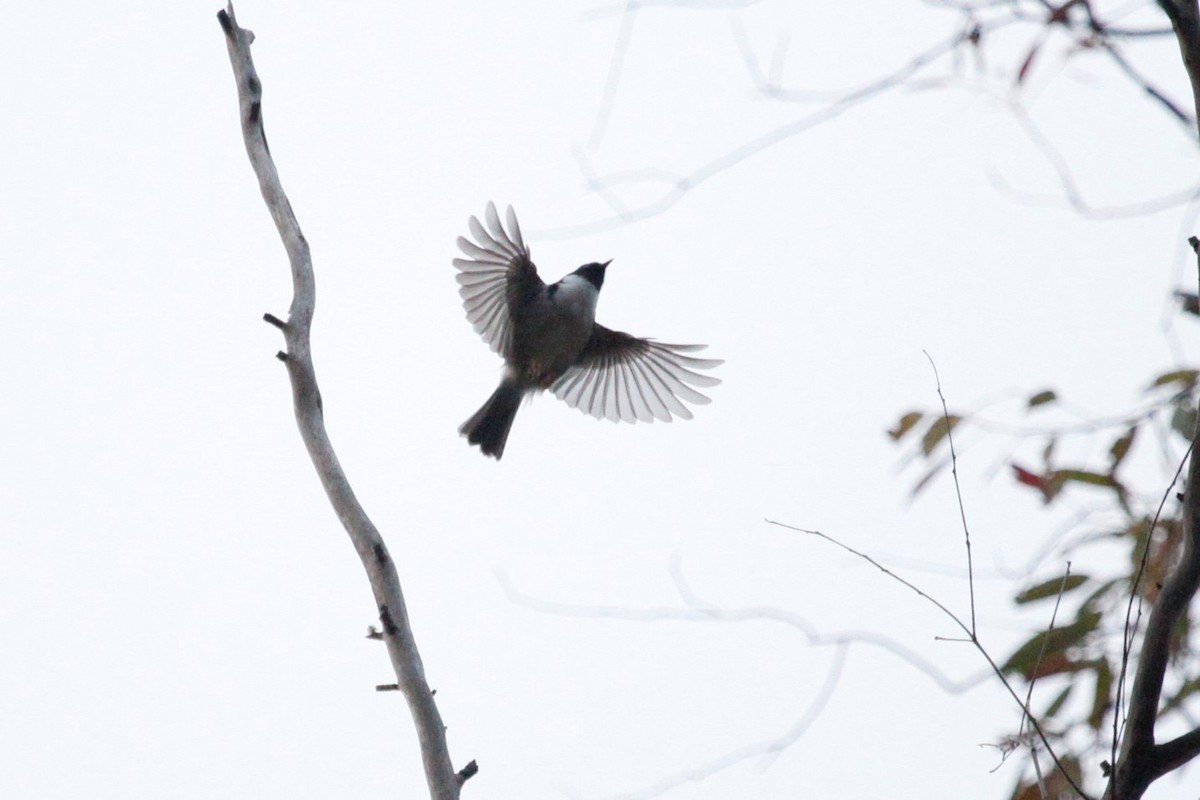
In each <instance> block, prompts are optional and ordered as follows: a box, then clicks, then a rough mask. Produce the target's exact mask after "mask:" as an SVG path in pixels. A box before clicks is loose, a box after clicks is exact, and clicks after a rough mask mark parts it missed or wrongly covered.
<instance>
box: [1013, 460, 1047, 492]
mask: <svg viewBox="0 0 1200 800" xmlns="http://www.w3.org/2000/svg"><path fill="white" fill-rule="evenodd" d="M1012 468H1013V474H1014V477H1016V479H1017V483H1023V484H1025V485H1026V486H1032V487H1033V488H1035V489H1037V490H1038V491H1039V492H1044V491H1046V479H1045V478H1043V477H1042V476H1041V475H1038V474H1037V473H1036V472H1030V471H1029V470H1027V469H1025V468H1024V467H1022V466H1020V465H1018V464H1013V465H1012Z"/></svg>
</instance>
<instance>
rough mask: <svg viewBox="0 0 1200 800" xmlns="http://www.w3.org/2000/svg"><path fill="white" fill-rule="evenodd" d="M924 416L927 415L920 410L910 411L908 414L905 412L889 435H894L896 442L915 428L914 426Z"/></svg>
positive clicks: (893, 438)
mask: <svg viewBox="0 0 1200 800" xmlns="http://www.w3.org/2000/svg"><path fill="white" fill-rule="evenodd" d="M923 416H925V415H924V414H922V413H921V412H920V411H910V412H908V413H907V414H905V415H904V416H903V417H901V418H900V421H899V422H897V423H896V427H894V428H892V429H891V430H889V431H888V432H887V434H888V436H890V437H892V441H894V442H895V441H899V440H900V438H901V437H903V436H904V434H906V433H908V432H909V431H911V430H912V429H913V426H914V425H916V424H917V423H918V422H920V421H921V418H922V417H923Z"/></svg>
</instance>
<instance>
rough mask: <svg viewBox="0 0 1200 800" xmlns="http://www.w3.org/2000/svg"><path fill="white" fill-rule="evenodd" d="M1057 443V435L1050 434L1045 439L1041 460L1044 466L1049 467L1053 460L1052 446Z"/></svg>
mask: <svg viewBox="0 0 1200 800" xmlns="http://www.w3.org/2000/svg"><path fill="white" fill-rule="evenodd" d="M1057 445H1058V437H1057V436H1051V437H1050V438H1049V439H1047V440H1046V446H1045V447H1044V448H1042V461H1043V462H1044V463H1045V465H1046V467H1047V468H1049V467H1050V462H1051V461H1053V460H1054V448H1055V447H1056V446H1057Z"/></svg>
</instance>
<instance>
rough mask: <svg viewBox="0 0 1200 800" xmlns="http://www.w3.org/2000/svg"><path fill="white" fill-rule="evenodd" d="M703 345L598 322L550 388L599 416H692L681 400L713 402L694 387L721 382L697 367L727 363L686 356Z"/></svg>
mask: <svg viewBox="0 0 1200 800" xmlns="http://www.w3.org/2000/svg"><path fill="white" fill-rule="evenodd" d="M704 348H705V345H702V344H664V343H662V342H656V341H654V340H652V339H639V338H637V337H636V336H630V335H629V334H627V333H619V332H618V331H612V330H609V329H608V328H606V327H604V326H603V325H599V324H597V325H596V326H595V330H594V331H593V332H592V338H591V339H590V340H589V341H588V343H587V346H586V347H584V350H583V353H582V354H581V355H580V357H579V361H578V362H577V363H576V364H575V366H573V367H571V368H570V369H568V370H567V371H566V372H565V373H564V374H563V376H562V377H561V378H559V379H558V380H557V381H555V382H554V383H553V384H551V386H550V391H551V392H553V393H554V396H555V397H557V398H558V399H559V400H562V401H564V402H566V403H567V404H568V405H572V406H574V407H575V408H578V409H579V410H580V411H582V412H584V413H585V414H591V415H592V416H593V417H596V418H597V419H600V418H602V417H603V418H605V419H610V420H613V421H614V422H615V421H617V420H623V421H625V422H636V421H637V420H641V421H643V422H649V421H652V420H655V419H660V420H662V421H663V422H670V421H671V415H672V414H674V415H675V416H677V417H682V418H684V419H691V418H692V412H691V411H690V410H688V407H687V406H685V405H684V404H683V402H682V401H684V400H686V401H687V402H689V403H708V402H710V401H709V399H708V398H707V397H705V396H704V395H702V394H700V393H699V392H697V391H696V390H695V389H693V388H692V386H716V385H717V384H718V383H720V382H721V381H720V379H719V378H713V377H711V376H709V375H702V374H700V373H699V372H696V370H698V369H712V368H713V367H715V366H717V365H718V364H722V363H724V362H723V361H722V360H721V359H716V358H696V357H694V356H690V355H686V354H687V353H694V352H696V351H697V350H703V349H704ZM688 384H691V385H690V386H689V385H688Z"/></svg>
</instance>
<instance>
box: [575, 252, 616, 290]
mask: <svg viewBox="0 0 1200 800" xmlns="http://www.w3.org/2000/svg"><path fill="white" fill-rule="evenodd" d="M611 263H612V259H611V258H610V259H609V260H608V261H605V262H604V263H603V264H597V263H595V262H593V263H591V264H584V265H583V266H582V267H580V268H579V269H577V270H575V272H574V273H573V274H575V275H578V276H579V277H581V278H586V279H587V282H588V283H590V284H591V285H592V286H595V287H596V291H597V292H598V291H600V287H601V286H603V285H604V270H605V269H607V268H608V265H609V264H611Z"/></svg>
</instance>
